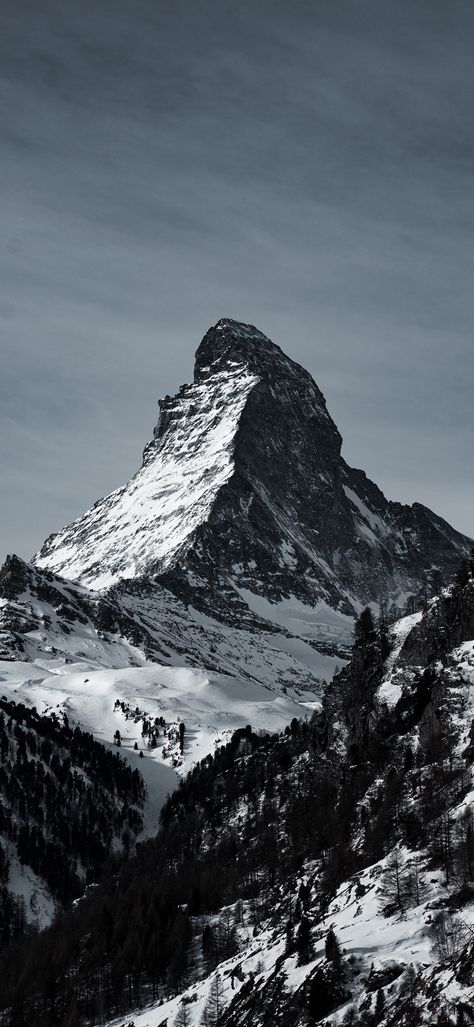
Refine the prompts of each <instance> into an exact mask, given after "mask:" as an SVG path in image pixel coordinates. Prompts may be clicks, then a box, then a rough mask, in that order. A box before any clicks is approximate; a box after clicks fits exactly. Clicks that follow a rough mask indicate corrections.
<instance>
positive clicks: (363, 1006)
mask: <svg viewBox="0 0 474 1027" xmlns="http://www.w3.org/2000/svg"><path fill="white" fill-rule="evenodd" d="M471 574H472V571H471V569H470V568H469V566H468V565H463V567H462V568H461V571H460V573H459V575H458V580H457V582H456V584H455V585H454V586H453V587H452V588H451V589H449V590H447V591H445V592H444V593H443V595H442V596H441V597H440V598H439V599H437V600H432V601H430V602H429V603H427V605H426V608H425V610H424V612H423V613H422V614H417V615H415V616H412V617H409V618H406V619H405V620H404V621H401V622H399V623H398V624H397V625H395V626H394V627H392V628H390V627H389V626H388V625H387V624H386V623H384V622H382V623H381V624H379V625H378V626H377V627H376V626H375V625H374V623H373V619H372V615H371V613H370V611H369V610H366V611H364V612H363V614H362V615H361V617H360V618H359V621H358V624H357V630H356V637H355V644H354V654H353V659H352V661H351V663H350V664H349V665H348V667H346V668H345V669H344V670H343V671H341V672H340V673H339V674H338V675H337V676H336V677H335V679H334V681H333V683H332V685H331V686H330V687H329V688H328V690H327V692H326V695H325V698H324V701H323V704H322V708H321V710H319V711H316V712H315V713H314V714H313V715H312V716H311V719H310V720H309V721H298V720H296V719H295V720H293V721H292V723H291V724H290V725H289V726H288V727H287V728H286V730H285V731H284V732H283V733H282V734H280V735H278V736H269V735H265V734H260V735H255V734H254V733H253V732H252V730H251V728H250V727H248V728H246V729H242V730H239V731H238V732H236V733H235V734H234V736H233V738H232V740H231V742H230V744H229V745H227V746H224V747H222V748H221V749H220V750H219V751H217V752H216V754H215V756H214V757H212V756H209V757H207V758H206V759H205V760H203V761H202V762H201V764H200V765H199V766H197V767H196V768H195V769H194V771H193V772H192V773H191V774H190V775H189V776H188V778H187V779H186V780H185V781H184V782H183V784H182V786H181V787H180V789H179V790H178V791H177V792H176V793H175V794H174V795H173V796H172V797H171V799H170V800H169V802H168V803H167V805H166V806H165V807H164V809H163V814H162V827H161V831H160V833H159V836H158V838H157V839H156V841H151V842H148V843H146V844H145V845H143V846H141V847H140V850H139V852H138V854H137V856H135V857H133V858H130V859H128V860H127V861H126V862H125V863H123V864H122V866H121V867H120V868H118V869H117V872H116V873H115V874H114V875H112V876H109V877H108V878H107V879H106V880H105V881H103V883H102V884H101V886H100V887H99V888H97V889H94V891H93V892H92V893H91V894H89V895H88V896H86V897H85V898H84V899H83V900H82V901H81V902H80V903H79V904H78V905H77V906H76V907H75V909H74V910H72V911H71V912H70V913H69V914H68V915H67V916H66V917H65V918H62V919H61V920H60V921H59V922H57V923H56V924H54V925H53V926H52V927H51V928H50V929H49V930H48V931H47V932H44V933H42V934H41V935H40V936H39V937H38V938H36V939H32V940H29V941H28V942H26V943H24V944H23V945H21V946H19V947H18V948H17V949H16V950H14V951H10V952H9V953H8V952H7V954H6V955H5V957H4V959H3V962H2V966H1V968H0V969H1V985H0V987H1V1001H2V1006H3V1008H4V1009H7V1008H9V1010H10V1011H9V1012H6V1013H5V1014H4V1018H3V1022H4V1023H5V1024H9V1025H11V1027H19V1025H20V1024H26V1023H28V1024H31V1025H34V1024H38V1025H50V1024H51V1025H52V1024H55V1023H57V1024H66V1023H81V1022H84V1023H97V1022H100V1018H103V1019H107V1018H110V1017H112V1016H115V1015H119V1014H121V1015H125V1013H127V1012H129V1011H130V1010H132V1009H133V1008H135V1007H139V1006H141V1005H143V1004H144V1003H147V1002H155V1003H156V1002H165V1003H166V1005H165V1006H164V1008H163V1016H162V1017H161V1019H160V1010H159V1008H158V1007H155V1009H154V1013H153V1020H152V1022H154V1023H160V1022H161V1021H163V1022H164V1021H165V1020H166V1017H167V1016H169V1015H171V1017H172V1019H171V1021H169V1020H168V1022H174V1018H175V1017H176V1018H177V1017H178V1015H181V1013H182V1016H181V1020H178V1019H176V1022H177V1023H183V1024H184V1022H185V1021H186V1023H187V1024H193V1025H194V1024H197V1023H198V1022H199V1017H200V1016H201V1012H202V1013H203V1015H204V1013H205V1011H206V1009H207V1010H208V1013H209V1008H210V1006H209V1003H210V1002H211V997H212V988H214V991H215V990H216V988H219V987H221V985H222V995H221V999H220V1011H219V1014H218V1018H217V1019H216V1018H214V1019H212V1016H211V1013H209V1016H208V1022H209V1023H210V1024H211V1023H212V1024H217V1023H219V1024H226V1025H229V1027H237V1025H247V1024H250V1023H252V1024H254V1025H255V1024H261V1025H262V1027H266V1025H267V1024H268V1023H269V1022H271V1023H272V1024H273V1023H275V1024H285V1025H286V1024H288V1027H290V1024H291V1025H294V1024H295V1023H298V1024H299V1023H301V1024H302V1023H304V1022H307V1021H308V1019H309V1021H310V1022H311V1023H323V1022H326V1019H327V1017H328V1016H331V1015H332V1011H333V1010H334V1009H336V1008H342V1010H343V1013H344V1016H345V1020H344V1022H345V1023H347V1024H360V1025H372V1024H376V1023H380V1024H396V1023H405V1024H413V1025H415V1024H416V1025H419V1024H420V1023H422V1022H425V1020H427V1018H428V1016H431V1015H432V1014H433V1015H434V1014H436V1016H438V1015H440V1014H441V1013H442V1012H443V1010H444V1012H445V1013H446V1016H450V1015H451V1013H450V1008H451V1007H450V1006H449V1003H448V999H447V995H444V994H443V989H442V988H441V987H439V986H438V984H437V983H436V982H437V980H438V976H439V974H440V973H441V972H445V970H446V968H448V970H446V972H448V971H449V978H450V979H451V978H452V979H453V980H455V982H456V987H457V989H458V992H457V1000H456V1002H457V1005H456V1002H455V1001H454V999H453V1000H452V1002H451V1005H452V1008H453V1009H454V1008H458V1007H459V1008H461V1006H462V1005H463V1004H464V1005H465V1006H466V1008H468V1007H469V1005H470V1003H471V1001H472V996H471V987H470V983H469V980H470V978H469V973H470V971H469V970H468V969H467V968H468V967H469V966H470V965H471V962H470V961H471V955H470V952H471V944H472V942H471V937H472V935H471V927H470V926H469V925H470V922H471V921H470V918H471V919H473V920H474V916H473V910H472V894H473V889H474V828H473V816H472V808H471V805H470V801H469V795H470V793H471V787H472V785H471V779H472V763H473V759H474V746H473V744H472V737H473V732H472V730H471V724H472V723H473V713H474V706H473V703H472V698H471V690H472V687H473V685H474V654H473V644H472V642H471V639H472V637H473V636H474V583H473V581H472V578H471ZM341 896H342V898H341ZM344 896H345V898H344ZM346 908H350V909H352V912H351V915H350V921H347V923H349V922H350V923H352V924H353V923H356V924H357V919H356V918H357V916H360V917H361V923H362V921H366V922H367V924H370V927H367V931H368V932H369V934H368V937H367V939H366V946H365V949H363V950H361V949H360V944H359V945H358V946H356V947H355V948H354V951H353V952H352V953H351V952H350V951H349V950H346V951H344V945H343V938H340V937H338V933H337V932H338V924H340V923H341V917H342V918H343V916H344V914H345V910H346ZM333 928H335V929H333ZM346 929H347V927H346V926H341V927H340V930H341V931H342V930H346ZM473 929H474V928H473ZM387 931H388V935H387V937H388V938H389V939H390V944H389V943H388V942H387V945H388V949H389V951H390V952H391V961H390V960H389V959H388V957H387V954H386V952H385V950H383V951H378V949H377V940H376V935H377V932H379V933H380V935H381V937H383V936H384V932H385V933H387ZM406 931H408V935H409V937H410V939H411V941H410V944H411V945H412V951H415V952H416V951H417V949H416V944H417V942H416V939H417V938H418V937H419V938H420V939H422V948H421V949H420V952H421V951H422V952H423V959H422V960H419V959H417V958H416V957H414V958H413V959H410V958H409V957H408V955H407V951H406V946H405V947H404V944H405V943H404V944H402V941H401V937H402V936H403V937H404V933H403V932H406ZM331 932H332V933H331ZM397 932H398V933H397ZM332 935H334V937H332ZM328 937H329V941H328ZM397 938H398V942H397ZM454 938H455V939H456V941H455V942H454V941H453V939H454ZM255 939H257V941H256V940H255ZM258 939H260V942H258ZM397 945H398V948H397ZM420 945H421V941H420ZM321 946H322V948H321ZM413 946H415V949H413ZM256 949H258V950H259V951H260V953H261V955H260V957H259V960H257V957H256V956H255V955H254V953H255V951H256ZM364 951H367V952H368V954H369V955H368V956H364V954H363V952H364ZM270 953H272V960H271V966H269V965H268V960H269V958H270V956H269V954H270ZM369 959H370V962H368V960H369ZM252 960H253V962H252ZM372 964H374V965H373V966H372ZM244 966H246V967H247V968H246V969H244ZM371 966H372V969H371ZM216 968H221V969H219V971H218V974H217V978H216ZM257 971H258V972H257ZM407 974H409V975H410V974H411V984H410V988H409V999H410V1001H409V1003H408V1006H407V994H408V992H407V982H406V975H407ZM224 979H226V983H225V987H224V983H223V981H224ZM200 980H204V981H207V985H204V986H203V987H201V990H199V987H200V986H199V983H198V982H199V981H200ZM216 980H218V982H219V981H220V984H219V983H218V984H215V983H213V982H215V981H216ZM394 982H398V983H394ZM186 989H188V990H186ZM206 989H207V990H206ZM181 993H184V998H186V995H187V1001H186V1002H184V1004H183V1003H182V1004H181V1006H178V1005H176V1000H173V999H172V997H173V995H179V994H181ZM206 994H207V995H208V998H207V1000H206V1001H207V1005H205V1007H203V1006H202V1002H203V1001H204V996H205V995H206ZM193 996H194V998H193ZM214 998H215V996H214ZM170 1000H172V1001H171V1005H170ZM198 1000H199V1001H198ZM450 1001H451V1000H450ZM173 1002H174V1004H173ZM195 1002H196V1005H194V1003H195ZM218 1004H219V1003H218ZM211 1005H212V1002H211ZM214 1005H215V1002H214ZM345 1006H347V1009H345ZM183 1008H184V1010H185V1011H184V1012H182V1009H183ZM198 1013H199V1017H198V1019H196V1017H197V1016H198ZM165 1014H166V1015H165ZM206 1015H208V1014H207V1013H206ZM456 1015H457V1014H456ZM209 1017H210V1018H209ZM410 1017H411V1019H410ZM143 1022H145V1021H143ZM146 1022H148V1021H146ZM206 1022H207V1021H206ZM444 1022H454V1021H450V1020H449V1019H448V1020H446V1021H444Z"/></svg>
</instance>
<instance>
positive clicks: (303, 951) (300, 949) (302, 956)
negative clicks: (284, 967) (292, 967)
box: [296, 916, 313, 966]
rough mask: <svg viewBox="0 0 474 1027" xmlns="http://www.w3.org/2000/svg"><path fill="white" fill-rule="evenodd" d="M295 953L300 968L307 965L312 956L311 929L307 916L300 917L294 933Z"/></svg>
mask: <svg viewBox="0 0 474 1027" xmlns="http://www.w3.org/2000/svg"><path fill="white" fill-rule="evenodd" d="M296 951H297V953H298V963H299V965H300V966H301V965H303V964H304V963H309V961H310V959H311V958H312V955H313V946H312V942H311V927H310V923H309V920H308V917H307V916H302V917H301V920H300V923H299V927H298V930H297V932H296Z"/></svg>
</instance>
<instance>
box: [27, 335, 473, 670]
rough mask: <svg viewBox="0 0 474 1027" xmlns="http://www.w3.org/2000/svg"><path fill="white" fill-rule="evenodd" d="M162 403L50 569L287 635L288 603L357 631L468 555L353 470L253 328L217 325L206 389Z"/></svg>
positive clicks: (444, 530)
mask: <svg viewBox="0 0 474 1027" xmlns="http://www.w3.org/2000/svg"><path fill="white" fill-rule="evenodd" d="M159 405H160V420H159V423H158V425H157V427H156V429H155V432H154V435H153V438H152V440H151V442H149V443H148V445H147V446H146V447H145V450H144V454H143V463H142V466H141V468H140V470H139V471H138V472H137V474H135V475H134V477H133V478H132V479H131V480H130V481H129V482H128V484H127V485H125V486H124V487H123V488H120V489H117V490H116V491H115V492H113V493H112V494H111V495H110V496H107V497H106V498H105V499H102V500H100V501H99V502H98V503H96V504H95V506H94V507H93V508H92V509H91V510H89V511H88V512H87V513H86V514H85V515H84V516H83V517H81V518H79V519H78V520H77V521H75V522H73V524H71V525H69V526H68V527H66V528H64V529H63V530H62V531H60V532H59V533H58V534H56V535H54V536H51V537H50V538H49V539H47V541H46V542H45V544H44V546H43V548H42V549H41V551H40V553H39V554H38V555H37V557H36V559H35V563H36V566H37V567H39V568H49V569H50V570H51V571H53V572H54V573H55V574H58V575H61V576H63V577H65V578H69V579H73V580H74V581H77V582H80V583H81V584H82V585H86V586H88V587H89V588H92V589H94V590H100V589H103V588H108V587H110V586H112V585H116V584H117V582H118V581H119V580H120V579H131V578H135V579H136V578H140V577H142V576H145V577H148V578H149V577H150V576H153V577H155V578H159V581H160V583H161V584H162V585H164V587H165V588H166V589H167V590H169V591H170V592H172V593H173V594H174V596H176V597H178V598H179V600H180V601H182V602H184V603H185V604H186V605H187V606H188V607H192V608H193V609H197V610H199V611H200V613H201V614H205V615H206V616H211V617H213V618H216V617H217V618H218V619H219V620H220V621H221V622H224V623H227V624H230V625H232V626H235V625H236V623H240V624H241V626H243V625H244V624H245V625H246V626H247V627H248V626H249V623H251V622H252V623H253V622H254V620H255V614H257V615H259V616H262V615H263V616H264V617H265V619H266V620H268V621H270V622H272V623H274V624H278V625H279V626H281V616H280V613H281V611H280V613H279V612H278V610H277V608H276V606H275V604H282V603H283V604H284V605H285V609H286V608H288V609H290V610H298V611H299V613H298V618H297V619H298V621H301V622H303V621H305V622H311V623H312V622H313V620H314V611H315V609H316V608H318V609H319V610H323V609H324V610H326V608H329V609H331V611H332V613H336V614H337V615H342V616H343V617H346V618H347V617H349V618H350V617H351V616H353V615H354V614H355V613H357V611H358V610H359V609H360V608H361V605H365V604H366V603H367V602H374V603H378V602H380V601H381V599H383V600H384V601H385V603H387V602H390V601H392V600H395V601H396V602H397V603H400V600H403V597H405V598H406V596H407V595H408V594H410V593H412V592H415V591H418V590H419V588H420V582H421V580H422V578H423V576H424V575H427V574H429V573H430V572H431V570H432V569H433V568H435V569H436V570H437V572H439V573H438V577H440V578H441V579H443V577H445V578H448V579H449V577H450V576H451V574H452V573H453V571H454V569H455V568H456V566H457V564H458V562H459V559H460V556H462V555H464V554H466V553H467V552H468V551H469V545H470V541H469V540H468V539H466V538H465V537H463V536H461V535H460V534H458V533H457V532H455V531H454V530H453V529H452V528H450V526H449V525H447V524H445V523H444V522H443V521H442V520H441V519H440V518H438V517H436V516H435V515H434V514H431V512H430V511H429V510H426V509H425V508H424V507H421V506H419V505H418V504H414V505H413V507H408V506H402V505H401V504H398V503H390V502H388V501H387V500H386V498H385V497H384V495H383V494H382V492H381V491H380V489H378V488H377V486H376V485H374V484H373V483H372V482H371V481H370V480H369V479H368V478H367V477H366V475H365V474H364V473H363V472H361V471H356V470H353V469H351V468H350V467H348V466H347V464H346V463H345V461H344V460H343V458H342V456H341V445H342V439H341V435H340V433H339V431H338V429H337V427H336V425H335V424H334V421H333V420H332V418H331V417H330V415H329V413H328V410H327V407H326V402H325V399H324V396H323V395H322V393H321V391H320V389H319V388H318V386H317V384H316V383H315V382H314V380H313V378H312V377H311V375H310V374H309V372H308V371H306V370H305V369H304V368H302V367H301V366H300V365H299V364H297V363H296V362H295V361H293V360H292V359H291V358H290V357H288V356H287V355H286V354H285V353H284V352H283V350H281V349H280V347H279V346H277V345H275V344H274V343H273V342H271V341H270V339H268V338H267V337H266V336H265V335H263V333H262V332H260V331H258V329H257V328H255V327H254V326H253V325H247V324H243V323H240V322H237V321H233V320H231V319H230V318H223V319H221V320H220V321H218V322H217V324H216V325H214V326H213V327H211V328H210V329H209V330H208V332H207V333H206V335H205V336H204V338H203V340H202V342H201V344H200V346H199V348H198V350H197V354H196V362H195V373H194V381H193V383H192V384H190V385H183V386H182V387H181V389H180V390H179V391H178V393H177V394H176V395H175V396H165V398H164V399H162V400H161V401H160V404H159ZM261 600H264V601H265V603H266V606H265V612H263V614H262V610H263V607H262V605H261ZM321 604H322V605H321ZM305 611H306V612H305ZM301 613H303V615H302V616H300V614H301ZM330 619H331V624H332V622H333V617H332V615H331V618H330ZM316 620H317V623H318V627H317V630H316V629H315V632H316V633H315V637H314V639H313V640H314V641H317V643H318V645H320V644H321V645H323V651H324V652H326V643H329V637H328V636H331V639H330V641H331V652H333V651H334V646H333V638H332V634H333V632H332V628H331V629H330V630H327V624H326V622H324V624H320V623H319V621H320V618H319V615H318V616H317V617H316ZM291 630H292V629H291ZM343 633H344V636H345V635H346V634H347V624H344V632H343ZM342 648H343V650H344V651H345V650H346V641H345V642H344V646H343V647H342Z"/></svg>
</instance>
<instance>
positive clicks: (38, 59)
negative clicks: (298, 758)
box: [0, 0, 474, 557]
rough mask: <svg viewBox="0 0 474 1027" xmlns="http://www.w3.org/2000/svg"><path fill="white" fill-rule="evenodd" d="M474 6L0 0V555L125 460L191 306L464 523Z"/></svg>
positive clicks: (400, 494) (452, 0)
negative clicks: (253, 347)
mask: <svg viewBox="0 0 474 1027" xmlns="http://www.w3.org/2000/svg"><path fill="white" fill-rule="evenodd" d="M473 38H474V4H473V3H471V2H470V0H469V2H465V3H464V2H460V0H449V2H446V0H441V2H436V0H430V2H429V3H428V2H426V0H422V2H419V0H396V2H394V3H391V2H388V0H387V2H385V0H373V2H368V0H351V2H345V0H336V2H335V0H323V2H321V0H308V2H304V0H286V2H282V0H269V2H265V0H238V2H234V0H172V2H171V0H166V2H165V0H80V2H73V0H41V3H38V0H21V2H18V0H3V2H2V4H1V9H0V89H1V103H0V181H1V188H0V203H1V221H0V225H1V242H0V340H1V342H0V346H1V371H0V475H1V489H0V556H3V555H4V554H5V553H6V552H11V551H16V552H17V553H19V554H21V555H23V556H26V557H29V556H31V554H32V553H33V552H34V551H35V550H36V549H37V548H38V547H39V545H40V544H41V542H42V541H43V539H44V537H45V536H46V535H47V534H49V533H50V532H51V531H53V530H56V529H58V528H60V527H61V526H62V525H63V524H64V523H66V522H67V521H69V520H71V519H72V518H73V517H75V516H77V515H79V514H81V513H82V512H83V511H84V510H85V509H86V508H87V507H88V506H89V505H90V504H91V502H93V501H94V500H95V499H97V498H98V497H100V496H102V495H104V494H105V493H106V492H109V491H111V490H112V489H113V488H115V487H116V486H118V485H120V484H122V483H123V482H124V481H125V480H126V479H127V478H128V477H129V476H130V474H131V473H133V471H134V470H136V468H137V467H138V464H139V462H140V458H141V450H142V448H143V444H144V443H145V441H146V440H147V438H148V437H149V436H150V435H151V432H152V429H153V425H154V423H155V421H156V419H157V418H156V415H157V411H156V402H157V399H158V397H159V396H160V395H162V394H164V393H166V392H174V391H176V389H177V387H178V386H179V385H180V384H181V383H182V382H184V381H189V380H190V378H191V377H192V366H193V355H194V350H195V349H196V347H197V345H198V343H199V341H200V339H201V337H202V336H203V334H204V333H205V331H206V330H207V328H208V327H209V325H210V324H213V323H215V322H216V321H217V320H218V319H219V318H220V317H223V316H229V317H234V318H237V319H239V320H242V321H249V322H252V323H253V324H255V325H257V326H258V327H259V328H260V329H261V330H262V331H263V332H265V333H266V334H267V335H269V336H270V337H271V338H272V339H273V340H274V341H275V342H277V343H278V344H279V345H280V346H282V347H283V349H284V350H285V351H286V352H287V353H288V354H289V355H290V356H292V357H294V358H295V359H296V360H298V361H299V362H300V363H302V364H304V365H305V366H306V367H307V368H308V369H309V370H310V371H311V373H312V374H313V376H314V377H315V379H316V381H317V382H318V384H319V386H320V388H321V389H322V390H323V392H324V394H325V396H326V399H327V402H328V407H329V410H330V412H331V414H332V416H333V417H334V419H335V421H336V423H337V425H338V427H339V429H340V431H341V432H342V435H343V438H344V447H343V453H344V456H345V457H346V459H347V460H348V461H349V462H350V463H352V464H354V465H356V466H359V467H363V468H364V469H365V470H366V471H367V473H368V474H369V475H370V476H371V477H372V478H373V479H374V480H375V481H376V482H377V483H378V484H379V485H380V486H381V487H382V488H383V489H384V491H385V493H386V495H387V496H388V497H389V498H392V499H399V500H403V501H409V502H411V501H413V500H415V499H417V500H420V501H421V502H423V503H425V504H427V505H428V506H431V507H432V508H433V509H435V510H436V511H437V512H438V513H440V514H442V515H443V516H445V517H446V518H447V519H448V520H450V521H451V522H452V523H453V524H454V526H455V527H457V528H459V529H461V530H464V531H466V532H468V533H470V534H473V535H474V516H473V506H474V483H473V473H472V422H473V413H472V410H473V392H474V375H473V370H474V347H473V338H472V326H473V295H474V289H473V282H474V275H473V271H474V267H473V263H474V261H473V235H472V233H473V211H474V196H473V192H474V178H473V157H474V132H473V113H474V62H473V59H472V42H473Z"/></svg>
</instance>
